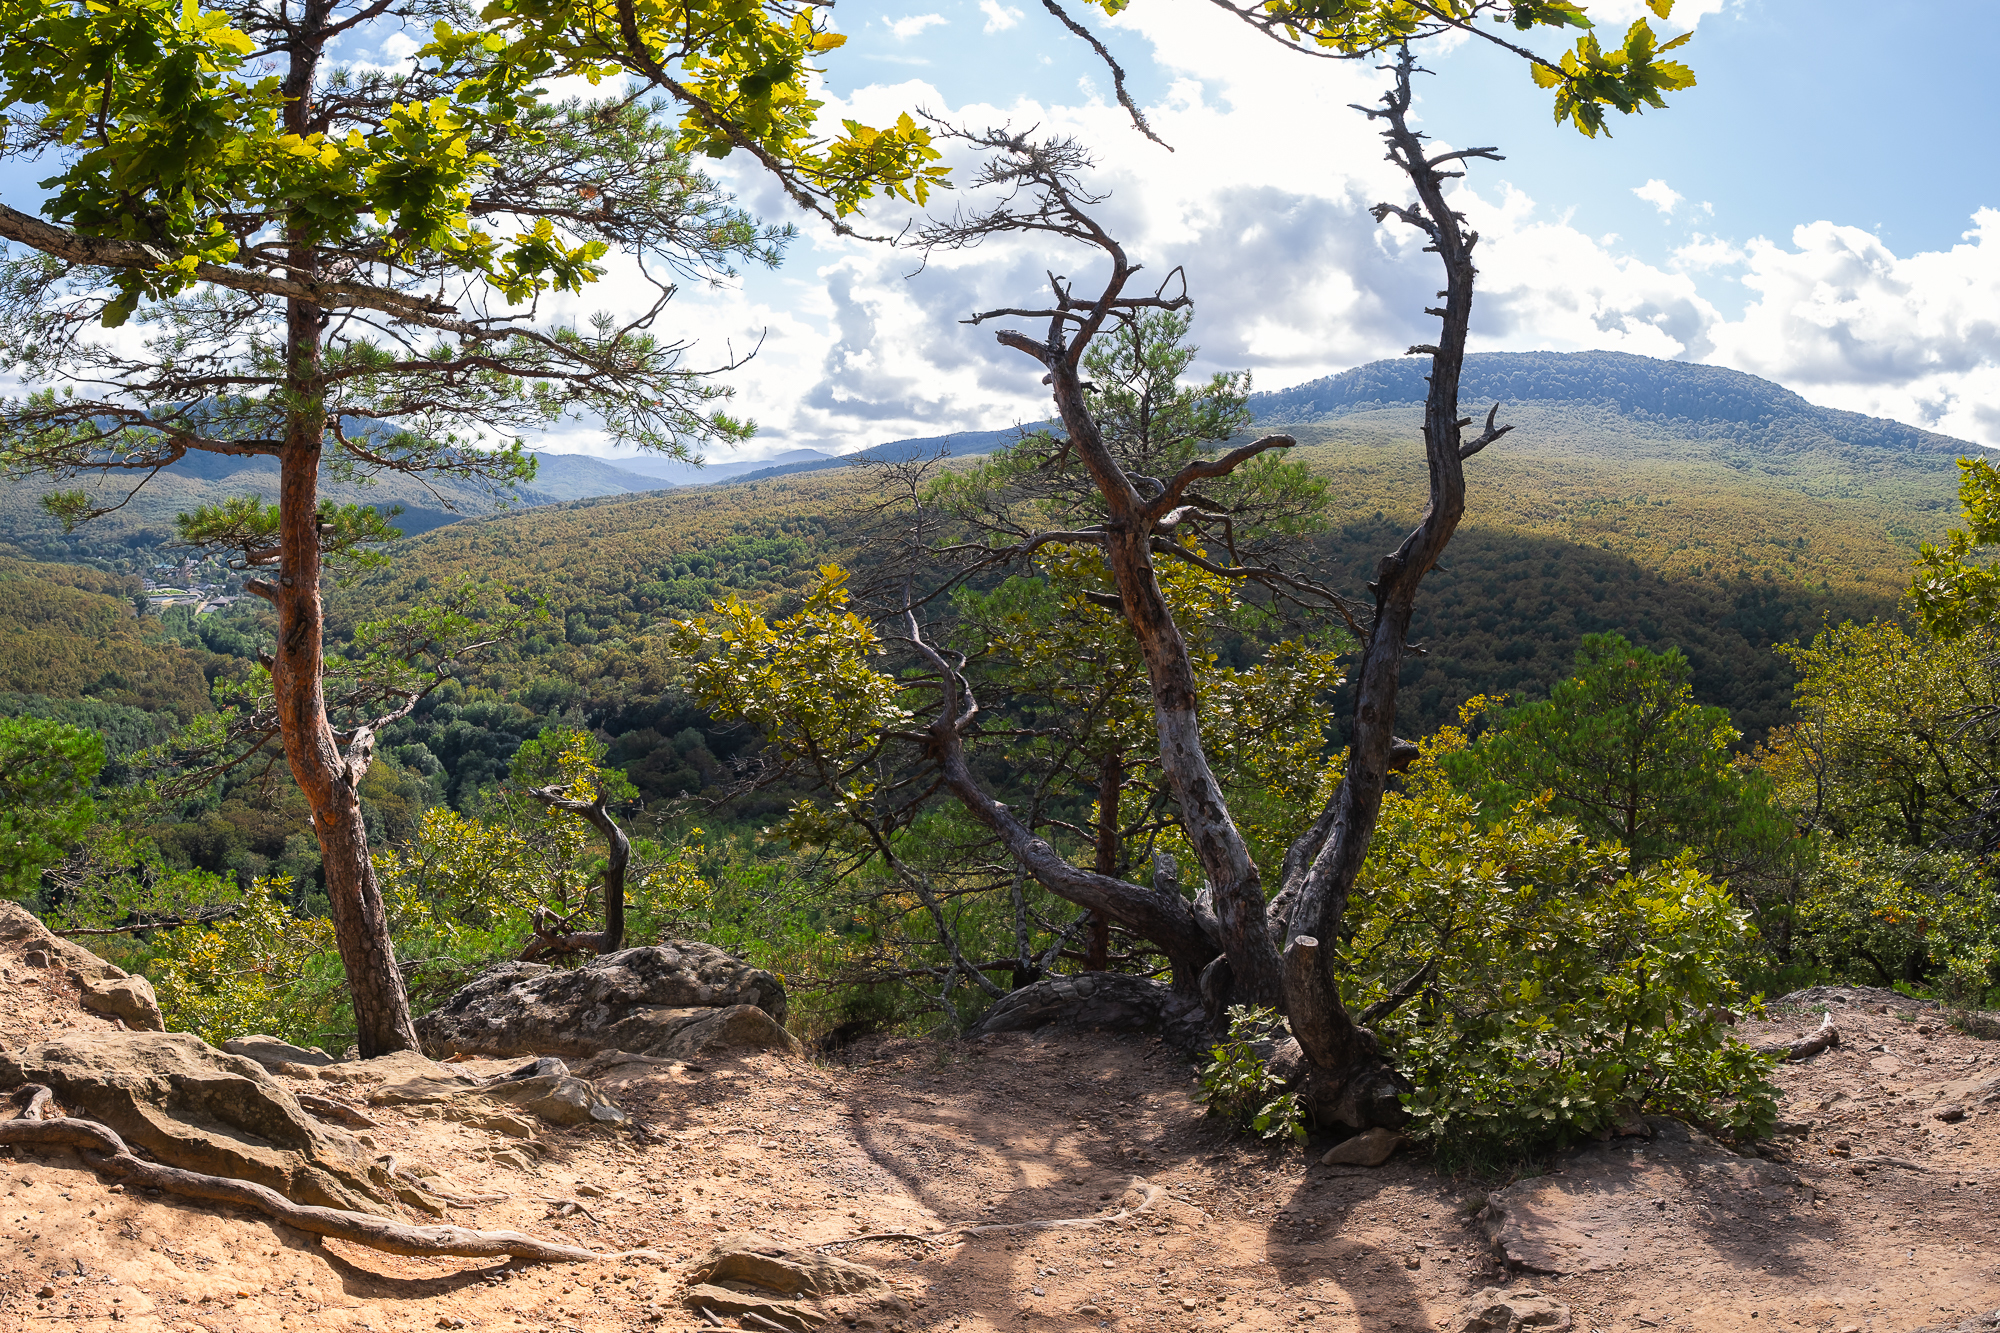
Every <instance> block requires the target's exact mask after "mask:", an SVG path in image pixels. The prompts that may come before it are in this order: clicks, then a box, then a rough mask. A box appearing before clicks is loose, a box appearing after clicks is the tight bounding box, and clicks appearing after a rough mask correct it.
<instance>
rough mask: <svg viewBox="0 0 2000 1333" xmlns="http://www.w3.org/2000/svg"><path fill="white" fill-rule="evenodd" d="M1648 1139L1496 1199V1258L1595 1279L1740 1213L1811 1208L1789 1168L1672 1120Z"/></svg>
mask: <svg viewBox="0 0 2000 1333" xmlns="http://www.w3.org/2000/svg"><path fill="white" fill-rule="evenodd" d="M1648 1123H1649V1124H1651V1125H1653V1126H1654V1128H1655V1137H1654V1138H1653V1139H1652V1140H1651V1141H1650V1142H1647V1143H1644V1144H1643V1145H1641V1146H1637V1147H1628V1146H1623V1145H1621V1146H1617V1147H1604V1148H1597V1147H1593V1148H1590V1149H1587V1150H1584V1151H1580V1152H1574V1153H1571V1154H1569V1155H1567V1156H1566V1157H1564V1158H1562V1159H1558V1160H1559V1165H1558V1167H1557V1169H1556V1170H1555V1171H1554V1172H1552V1173H1551V1174H1549V1175H1546V1176H1538V1177H1535V1178H1534V1179H1531V1180H1523V1181H1519V1182H1517V1183H1515V1184H1513V1185H1509V1186H1508V1187H1507V1188H1505V1189H1503V1190H1498V1191H1496V1192H1495V1193H1494V1194H1493V1195H1492V1196H1491V1198H1490V1200H1489V1202H1488V1215H1487V1216H1488V1220H1487V1234H1488V1236H1489V1237H1490V1239H1491V1241H1492V1244H1493V1251H1494V1255H1495V1257H1496V1258H1502V1259H1504V1260H1505V1261H1506V1262H1507V1263H1509V1264H1511V1265H1513V1266H1515V1267H1517V1268H1524V1269H1527V1270H1529V1271H1531V1272H1536V1273H1599V1272H1605V1271H1607V1270H1610V1269H1615V1268H1618V1267H1620V1266H1621V1265H1624V1264H1626V1263H1628V1262H1644V1261H1649V1260H1651V1259H1653V1258H1656V1257H1657V1256H1658V1255H1660V1254H1663V1253H1672V1252H1674V1251H1675V1250H1677V1249H1679V1248H1681V1247H1682V1245H1683V1244H1684V1242H1685V1239H1686V1233H1687V1231H1688V1229H1689V1228H1690V1227H1692V1228H1694V1229H1695V1230H1696V1231H1700V1230H1702V1229H1704V1228H1707V1227H1709V1226H1712V1225H1713V1224H1715V1223H1717V1222H1718V1221H1719V1220H1720V1219H1722V1218H1724V1217H1726V1216H1728V1215H1731V1214H1733V1213H1735V1212H1737V1211H1739V1210H1741V1209H1742V1208H1743V1207H1744V1206H1745V1205H1746V1203H1748V1202H1750V1201H1751V1200H1752V1199H1753V1198H1754V1200H1755V1201H1756V1204H1757V1206H1758V1207H1760V1208H1763V1209H1782V1208H1790V1207H1792V1206H1794V1205H1805V1204H1809V1203H1810V1201H1811V1197H1812V1191H1811V1189H1810V1188H1808V1187H1806V1186H1805V1185H1804V1184H1803V1183H1802V1182H1801V1181H1800V1179H1799V1177H1798V1174H1797V1173H1796V1172H1794V1171H1792V1170H1791V1169H1790V1168H1788V1167H1783V1166H1779V1165H1777V1164H1775V1163H1772V1162H1766V1161H1761V1160H1759V1159H1757V1158H1750V1157H1739V1156H1737V1155H1736V1154H1734V1153H1732V1152H1730V1151H1729V1150H1728V1149H1726V1148H1723V1147H1721V1146H1720V1145H1718V1144H1716V1143H1715V1142H1714V1141H1713V1140H1710V1139H1708V1138H1707V1137H1706V1136H1705V1135H1699V1134H1696V1133H1694V1132H1691V1131H1689V1130H1688V1129H1687V1127H1686V1126H1683V1125H1681V1124H1679V1123H1678V1122H1675V1121H1670V1120H1662V1119H1658V1118H1654V1117H1648Z"/></svg>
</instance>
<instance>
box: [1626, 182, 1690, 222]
mask: <svg viewBox="0 0 2000 1333" xmlns="http://www.w3.org/2000/svg"><path fill="white" fill-rule="evenodd" d="M1632 193H1633V194H1636V195H1638V196H1639V197H1640V198H1641V199H1644V200H1645V201H1646V202H1647V203H1649V204H1651V205H1652V206H1653V207H1654V208H1657V209H1659V210H1660V216H1661V217H1672V216H1673V215H1674V205H1676V204H1678V203H1680V201H1681V196H1680V193H1679V192H1678V191H1676V190H1673V189H1670V188H1669V187H1668V185H1667V183H1666V182H1665V181H1663V180H1649V181H1647V182H1646V183H1645V184H1644V185H1635V186H1633V187H1632Z"/></svg>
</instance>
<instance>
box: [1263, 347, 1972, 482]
mask: <svg viewBox="0 0 2000 1333" xmlns="http://www.w3.org/2000/svg"><path fill="white" fill-rule="evenodd" d="M1425 364H1426V363H1425V362H1424V361H1423V359H1422V358H1420V357H1401V358H1396V359H1393V360H1384V361H1371V362H1369V363H1368V364H1367V365H1363V366H1356V367H1355V368H1354V369H1352V370H1346V371H1342V372H1341V373H1339V374H1337V375H1327V376H1324V377H1322V378H1320V379H1316V380H1310V381H1308V382H1307V383H1304V384H1300V385H1296V386H1294V387H1292V388H1289V389H1278V390H1272V391H1267V392H1260V393H1255V394H1252V395H1251V397H1250V407H1251V410H1252V411H1254V412H1255V413H1256V414H1257V419H1258V420H1259V421H1260V422H1311V421H1322V420H1325V419H1328V418H1333V417H1342V416H1349V415H1353V414H1355V413H1360V412H1371V411H1374V410H1377V409H1380V408H1385V407H1395V406H1399V405H1402V404H1407V403H1421V402H1422V401H1423V399H1424V366H1425ZM1459 402H1460V403H1461V404H1462V405H1464V406H1465V407H1466V409H1467V410H1470V409H1471V407H1472V405H1473V404H1476V403H1492V402H1498V403H1500V404H1501V405H1502V412H1503V414H1504V412H1505V411H1506V409H1507V408H1508V407H1512V406H1514V405H1517V404H1522V403H1543V402H1561V403H1571V404H1578V405H1588V406H1593V407H1602V408H1608V409H1611V410H1612V411H1615V412H1617V413H1618V414H1620V415H1623V416H1628V417H1632V418H1634V419H1637V420H1641V421H1645V420H1656V421H1659V422H1662V423H1675V424H1676V425H1677V426H1678V427H1679V429H1677V430H1675V431H1674V433H1675V434H1676V435H1681V436H1684V437H1687V438H1695V439H1717V440H1720V439H1732V438H1733V439H1738V440H1743V441H1745V442H1754V443H1755V444H1757V445H1759V446H1760V447H1763V448H1766V449H1772V450H1782V451H1797V450H1802V449H1814V448H1818V449H1825V448H1827V447H1829V446H1832V447H1839V446H1847V447H1849V448H1852V449H1855V450H1884V451H1889V452H1893V453H1898V454H1904V455H1912V456H1921V455H1940V454H1942V455H1949V456H1953V457H1956V456H1957V455H1958V454H1959V453H1962V452H1965V451H1966V450H1967V449H1968V445H1967V444H1966V442H1965V441H1963V440H1957V439H1953V438H1951V437H1950V436H1946V435H1938V434H1936V433H1934V432H1931V431H1926V430H1920V429H1918V428H1917V427H1915V426H1906V425H1904V424H1903V423H1901V422H1898V421H1888V420H1885V419H1883V418H1881V417H1870V416H1864V415H1862V414H1861V413H1859V412H1844V411H1841V410H1839V409H1836V408H1831V407H1820V406H1817V405H1815V404H1813V403H1810V402H1808V401H1806V399H1805V398H1803V397H1802V396H1800V395H1799V394H1796V393H1794V392H1792V391H1791V390H1790V389H1787V388H1785V387H1784V386H1783V385H1779V384H1774V383H1772V382H1771V381H1770V380H1766V379H1760V378H1759V377H1757V376H1755V375H1750V374H1746V373H1745V372H1743V371H1740V370H1730V369H1727V368H1725V367H1722V366H1705V365H1699V364H1697V363H1694V362H1690V361H1665V360H1661V359H1659V358H1657V357H1649V356H1634V355H1631V354H1630V353H1626V352H1480V353H1477V354H1474V355H1472V356H1468V357H1466V358H1465V376H1464V379H1463V380H1462V381H1461V384H1460V390H1459Z"/></svg>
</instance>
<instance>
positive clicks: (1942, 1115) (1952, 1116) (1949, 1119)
mask: <svg viewBox="0 0 2000 1333" xmlns="http://www.w3.org/2000/svg"><path fill="white" fill-rule="evenodd" d="M1932 1114H1933V1115H1935V1116H1936V1117H1937V1118H1938V1119H1939V1120H1942V1121H1944V1122H1945V1123H1946V1124H1947V1125H1955V1124H1957V1123H1958V1122H1959V1121H1961V1120H1963V1119H1965V1108H1964V1107H1963V1106H1947V1107H1944V1108H1942V1109H1940V1110H1938V1111H1935V1112H1933V1113H1932Z"/></svg>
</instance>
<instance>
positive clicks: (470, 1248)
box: [0, 1084, 662, 1263]
mask: <svg viewBox="0 0 2000 1333" xmlns="http://www.w3.org/2000/svg"><path fill="white" fill-rule="evenodd" d="M30 1088H31V1089H32V1092H31V1097H30V1100H29V1102H28V1107H27V1110H26V1111H24V1112H23V1113H22V1116H21V1118H20V1119H18V1120H5V1121H0V1145H16V1144H28V1145H33V1146H36V1147H45V1148H74V1149H76V1150H77V1151H78V1152H80V1153H81V1154H82V1156H83V1160H84V1161H85V1162H86V1163H87V1164H88V1165H90V1166H91V1167H93V1168H94V1169H96V1170H98V1171H102V1172H104V1173H105V1174H106V1175H112V1176H117V1177H118V1178H120V1179H121V1180H125V1181H128V1182H130V1183H132V1184H136V1185H139V1186H141V1187H145V1188H152V1189H157V1190H162V1191H164V1192H166V1193H168V1194H177V1195H179V1196H181V1197H182V1198H186V1199H199V1200H201V1201H203V1202H205V1203H228V1204H236V1205H238V1206H240V1207H244V1208H249V1209H252V1210H254V1211H256V1212H260V1213H263V1214H264V1215H265V1216H267V1217H269V1218H271V1219H272V1220H273V1221H276V1222H282V1223H284V1224H285V1225H286V1226H288V1227H292V1228H295V1229H296V1230H299V1231H305V1232H309V1233H311V1234H312V1235H315V1236H331V1237H333V1238H334V1239H335V1240H345V1241H351V1242H353V1243H354V1244H356V1245H363V1246H366V1247H367V1248H369V1249H371V1250H381V1251H383V1252H385V1253H387V1254H403V1255H436V1256H451V1257H457V1258H468V1259H486V1258H494V1259H497V1258H503V1257H504V1258H510V1259H529V1260H536V1261H539V1262H543V1263H584V1262H588V1261H591V1260H596V1259H627V1258H647V1259H659V1258H661V1257H662V1256H661V1255H660V1254H658V1253H657V1252H656V1251H653V1250H624V1251H621V1252H618V1253H615V1254H599V1253H597V1252H596V1251H593V1250H585V1249H581V1248H578V1247H577V1246H574V1245H555V1244H551V1243H550V1242H548V1241H544V1240H537V1239H536V1238H535V1237H533V1236H528V1235H523V1234H522V1233H521V1232H518V1231H473V1230H471V1229H469V1228H467V1227H454V1226H411V1225H409V1224H407V1223H404V1222H398V1221H395V1220H394V1219H392V1218H387V1217H376V1216H374V1215H373V1214H370V1213H356V1212H350V1211H348V1210H347V1209H344V1208H319V1207H315V1206H313V1205H310V1204H301V1203H293V1202H292V1201H291V1200H290V1199H287V1198H286V1197H285V1196H284V1195H282V1194H280V1193H278V1192H277V1191H276V1190H274V1189H270V1188H268V1187H266V1186H263V1185H259V1184H256V1183H254V1182H252V1181H248V1180H235V1179H232V1178H230V1177H228V1176H211V1175H206V1174H204V1173H202V1172H199V1171H183V1170H181V1169H180V1168H179V1167H174V1166H162V1165H160V1164H159V1163H157V1162H146V1161H141V1160H140V1159H139V1158H138V1157H135V1156H133V1154H132V1151H131V1149H129V1148H127V1147H126V1146H125V1140H124V1139H122V1138H120V1137H119V1136H118V1134H117V1132H116V1131H114V1130H112V1129H111V1128H110V1127H108V1126H106V1125H100V1124H98V1123H97V1122H96V1121H95V1120H81V1119H77V1118H74V1117H70V1116H59V1117H56V1118H55V1119H43V1118H42V1116H41V1112H42V1109H43V1107H45V1106H46V1105H47V1103H48V1101H49V1100H50V1097H51V1095H52V1094H50V1093H49V1091H48V1089H46V1088H44V1087H41V1086H40V1085H32V1084H31V1085H30Z"/></svg>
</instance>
